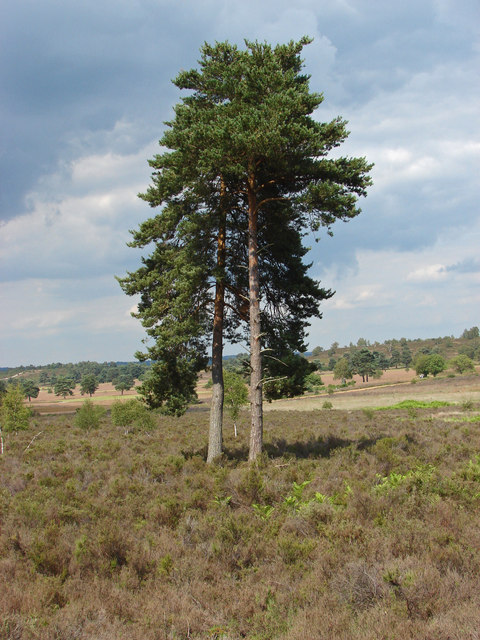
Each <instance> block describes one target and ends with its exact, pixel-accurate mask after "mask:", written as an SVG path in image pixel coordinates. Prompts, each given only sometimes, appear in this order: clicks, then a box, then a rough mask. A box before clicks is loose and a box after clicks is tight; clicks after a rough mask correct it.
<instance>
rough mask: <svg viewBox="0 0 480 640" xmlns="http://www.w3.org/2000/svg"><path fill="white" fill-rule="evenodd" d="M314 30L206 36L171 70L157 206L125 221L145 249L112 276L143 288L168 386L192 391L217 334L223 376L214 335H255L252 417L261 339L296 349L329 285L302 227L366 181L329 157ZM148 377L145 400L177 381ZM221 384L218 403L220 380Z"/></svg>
mask: <svg viewBox="0 0 480 640" xmlns="http://www.w3.org/2000/svg"><path fill="white" fill-rule="evenodd" d="M309 42H310V39H309V38H302V39H301V40H300V41H299V42H293V41H292V42H289V43H288V44H281V45H277V46H275V47H272V46H270V45H269V44H267V43H259V42H249V41H246V42H245V48H244V49H240V48H239V47H237V46H236V45H233V44H230V43H228V42H222V43H216V44H215V45H209V44H205V45H204V46H203V47H202V49H201V58H200V60H199V67H198V69H192V70H189V71H182V72H181V73H179V75H178V76H177V77H176V79H175V80H174V84H175V85H176V86H177V87H178V88H179V89H180V90H182V91H184V92H186V95H184V97H183V98H182V99H181V101H180V102H179V103H178V104H177V105H176V107H175V109H174V116H173V118H172V119H171V120H170V121H169V122H167V123H166V127H167V128H166V131H165V133H164V134H163V137H162V138H161V140H160V145H161V147H162V152H161V153H159V154H158V155H156V156H155V157H154V158H153V159H152V160H150V166H151V167H152V169H153V175H152V183H151V185H150V187H149V188H148V189H147V191H146V192H145V193H143V194H140V197H141V198H143V199H144V200H145V201H146V202H148V203H149V205H150V206H151V207H153V208H158V213H157V214H156V215H155V216H153V217H152V218H150V219H148V220H146V221H145V222H144V223H143V224H141V225H140V227H139V229H138V230H136V231H134V232H132V233H133V240H132V242H131V246H134V247H141V248H147V249H148V250H149V251H151V253H150V255H148V256H147V257H144V258H143V265H142V266H141V267H140V268H139V269H138V270H137V271H136V272H133V273H129V274H127V276H126V277H125V278H122V279H120V284H121V286H122V288H123V289H124V291H125V292H126V293H127V294H129V295H134V294H140V302H139V304H138V312H137V314H136V315H137V317H138V318H139V319H140V320H141V321H142V324H143V326H144V327H145V329H146V332H147V334H148V336H149V338H150V339H151V343H150V344H149V346H148V347H147V351H146V352H145V353H143V354H138V355H137V357H139V356H140V357H142V358H143V359H146V358H148V357H150V358H152V359H153V360H154V361H155V362H157V363H158V366H157V372H159V371H160V370H161V371H162V375H165V370H168V375H170V377H171V379H174V378H175V379H178V378H179V376H174V375H173V372H174V371H175V370H176V369H181V370H182V375H183V376H184V379H185V381H186V382H185V388H183V387H182V384H183V383H182V382H181V381H180V383H179V384H180V387H179V388H178V389H176V391H175V395H176V397H177V399H178V397H179V396H181V397H182V398H183V399H184V401H185V402H187V401H188V399H189V397H190V396H191V393H192V392H193V385H192V380H193V378H194V373H195V372H196V371H198V370H199V369H200V368H201V367H203V366H205V361H206V353H207V346H208V344H209V342H210V341H211V340H212V335H213V351H212V354H213V364H212V369H213V378H214V388H215V381H217V382H218V383H219V384H220V385H223V382H222V374H221V353H222V349H223V340H224V339H228V340H230V341H235V340H240V339H245V338H247V336H248V335H249V336H250V348H251V353H252V358H251V369H252V381H251V398H252V407H253V403H254V400H253V396H254V395H255V394H256V396H255V397H256V400H255V403H256V406H257V409H256V416H257V417H256V418H255V420H256V422H257V424H258V423H259V421H261V350H262V348H265V347H266V348H267V349H269V350H270V351H271V352H274V353H277V354H282V355H285V354H286V353H287V352H291V351H293V350H303V347H304V339H305V335H306V334H305V332H306V328H307V326H308V322H309V318H311V317H314V316H317V317H320V316H321V314H320V310H319V305H320V302H321V301H322V300H324V299H326V298H329V297H331V296H332V295H333V293H332V292H331V291H330V290H327V289H323V288H321V287H320V286H319V284H318V283H317V282H316V281H314V280H313V279H312V278H310V277H309V276H308V273H307V272H308V269H309V267H310V265H309V264H308V263H305V262H304V258H305V255H306V253H307V251H308V250H307V248H306V247H305V246H304V244H303V238H304V235H305V233H306V232H308V231H309V230H313V231H316V230H319V229H320V228H326V230H327V232H328V233H331V226H332V225H333V223H334V222H335V221H336V220H348V219H350V218H353V217H354V216H356V215H358V214H359V212H360V209H359V208H358V206H357V201H358V198H359V197H360V196H365V195H366V189H367V187H368V186H369V185H370V184H371V180H370V177H369V171H370V169H371V165H369V164H368V163H367V161H366V160H365V158H348V157H336V158H333V159H332V158H329V157H328V154H329V153H330V152H331V151H332V150H333V149H334V148H336V147H338V146H339V145H341V143H342V142H344V141H345V139H346V138H347V136H348V131H347V129H346V122H345V121H344V120H343V119H342V118H340V117H338V118H335V119H333V120H332V121H330V122H326V123H322V122H319V121H318V120H316V119H314V118H313V117H312V114H313V113H314V112H315V111H316V110H317V109H318V108H319V107H320V105H321V104H322V101H323V96H322V95H321V94H318V93H313V92H310V90H309V76H308V75H305V74H303V73H302V67H303V62H302V59H301V58H300V54H301V52H302V49H303V47H304V46H305V45H307V44H308V43H309ZM260 326H261V329H260ZM219 358H220V362H219ZM165 368H166V369H165ZM187 370H188V371H189V372H190V374H191V375H187V374H186V371H187ZM152 371H153V373H154V374H155V368H152ZM147 386H148V388H149V391H148V394H149V396H148V397H149V398H150V401H151V402H152V403H154V402H156V401H155V400H153V398H154V397H155V394H156V393H157V392H156V390H155V389H158V398H159V400H158V402H159V403H160V404H162V403H163V402H164V401H166V399H167V397H168V396H169V394H171V393H173V392H174V390H173V389H172V388H170V387H169V385H166V384H165V381H163V382H159V381H158V380H157V382H156V383H155V375H154V376H153V378H151V379H150V381H149V382H148V384H147V383H144V385H143V387H144V389H146V387H147ZM166 387H168V388H166ZM218 398H219V400H218V403H219V404H218V411H220V412H221V407H222V406H223V390H222V391H221V393H220V395H219V396H218ZM253 413H254V412H253V409H252V415H253ZM252 421H253V418H252ZM252 426H253V422H252ZM220 440H221V435H220ZM257 448H258V447H257ZM216 452H217V454H218V445H217V449H216ZM255 455H256V454H255Z"/></svg>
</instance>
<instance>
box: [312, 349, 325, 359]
mask: <svg viewBox="0 0 480 640" xmlns="http://www.w3.org/2000/svg"><path fill="white" fill-rule="evenodd" d="M323 351H324V348H323V347H315V348H314V349H313V351H312V356H315V357H317V356H319V355H321V354H322V353H323Z"/></svg>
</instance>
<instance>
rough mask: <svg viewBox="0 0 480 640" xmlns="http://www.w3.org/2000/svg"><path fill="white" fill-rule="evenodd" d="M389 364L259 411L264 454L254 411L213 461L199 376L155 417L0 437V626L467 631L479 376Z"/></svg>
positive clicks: (114, 632) (340, 635)
mask: <svg viewBox="0 0 480 640" xmlns="http://www.w3.org/2000/svg"><path fill="white" fill-rule="evenodd" d="M391 371H392V373H391V374H389V372H387V373H385V374H384V376H382V378H381V379H380V380H373V381H370V382H369V383H368V386H367V385H365V386H364V388H363V389H357V388H355V390H351V387H350V388H346V389H344V390H342V391H339V392H334V393H333V394H332V392H331V389H330V393H328V392H327V391H325V392H324V393H320V394H312V395H311V396H309V397H306V398H304V399H300V400H298V399H293V400H291V401H289V404H288V405H287V404H285V403H286V401H284V400H281V401H278V402H277V403H275V402H273V403H272V404H269V405H267V407H268V409H269V410H268V411H267V412H266V417H265V451H264V454H263V456H262V459H261V461H260V463H259V464H257V465H251V464H249V463H248V462H247V447H248V427H247V423H248V415H247V412H246V411H245V412H244V413H243V414H241V416H240V418H239V420H238V436H237V437H235V436H234V433H233V428H232V427H231V424H230V423H229V422H228V419H227V423H226V430H225V431H226V432H225V454H224V456H223V458H222V459H221V460H220V461H219V462H218V464H213V465H207V464H206V462H205V455H206V440H207V432H208V401H207V394H208V389H205V386H204V381H202V382H201V383H200V385H199V390H200V391H201V394H200V402H199V404H196V405H193V406H192V407H191V408H190V409H189V410H188V412H187V413H186V414H185V415H184V416H183V417H181V418H172V417H167V416H162V415H155V418H154V424H153V425H152V424H150V425H149V426H148V428H147V427H145V426H141V425H137V426H133V427H131V426H128V425H126V426H115V425H114V424H113V422H112V417H111V416H110V414H109V413H108V412H107V413H106V414H105V415H104V416H103V417H102V418H101V421H100V425H99V427H98V428H95V429H86V430H85V429H84V428H82V424H81V423H80V422H78V421H77V420H76V415H75V413H70V414H65V415H60V414H58V415H34V416H33V417H32V418H31V419H30V426H29V428H28V429H27V430H24V431H18V432H17V433H15V432H10V433H7V434H4V440H5V450H4V453H3V455H2V456H1V457H0V478H1V480H0V510H1V511H0V513H1V516H0V517H1V530H0V582H1V584H2V585H3V586H2V597H1V598H0V621H1V622H0V638H4V639H5V640H6V639H7V638H8V639H22V640H23V639H28V640H30V639H32V640H33V639H35V640H54V639H55V640H67V639H68V640H70V639H72V638H81V639H84V638H85V639H87V638H88V639H93V638H95V639H97V638H102V639H108V640H110V639H112V640H113V639H115V640H123V639H125V640H126V639H127V638H128V639H129V640H131V639H133V640H137V639H138V640H140V639H141V640H150V639H151V640H154V639H159V638H162V639H163V638H166V639H170V638H171V639H174V638H177V639H178V638H185V639H186V638H192V639H194V638H196V639H207V638H210V639H214V638H217V639H220V638H222V639H224V640H227V639H228V640H237V639H240V638H249V639H258V640H260V639H264V640H267V639H270V638H278V639H283V640H287V639H288V640H296V639H300V638H302V639H304V638H312V639H313V640H314V639H316V638H318V639H328V640H330V639H332V640H333V639H335V640H337V639H339V640H342V639H345V640H347V639H349V640H351V639H362V640H366V639H373V638H375V639H377V638H384V639H387V638H389V639H399V640H400V639H402V640H403V639H405V638H410V639H412V640H413V639H415V640H419V639H423V640H434V639H435V640H447V639H451V640H467V639H472V640H473V639H474V638H478V629H479V628H480V595H479V591H478V575H480V546H479V544H478V540H479V539H480V536H479V534H480V509H479V507H480V383H479V379H480V378H479V376H478V375H477V374H476V373H468V374H464V375H458V374H453V373H451V372H446V373H444V374H441V375H440V376H437V378H435V379H432V378H427V379H423V380H420V379H418V378H415V377H414V372H412V371H408V372H406V371H404V370H403V376H404V380H402V379H400V378H401V377H402V375H401V374H400V371H402V370H400V369H398V370H397V373H394V372H395V370H391ZM389 375H390V377H392V378H393V377H395V376H396V379H395V380H393V379H389V377H388V376H389ZM326 376H328V374H327V373H323V372H322V378H323V377H326ZM324 382H325V383H327V387H328V378H326V379H325V380H324ZM356 386H359V384H357V385H355V387H356ZM97 393H98V392H97ZM94 400H95V397H94ZM32 403H33V401H32ZM63 406H64V407H65V406H66V404H64V405H63ZM328 407H330V408H328ZM287 408H288V409H290V408H295V409H297V411H295V412H292V411H287V410H285V409H287ZM83 426H84V427H85V426H86V425H85V424H84V425H83ZM87 426H88V425H87Z"/></svg>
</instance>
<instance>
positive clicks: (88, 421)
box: [74, 400, 106, 431]
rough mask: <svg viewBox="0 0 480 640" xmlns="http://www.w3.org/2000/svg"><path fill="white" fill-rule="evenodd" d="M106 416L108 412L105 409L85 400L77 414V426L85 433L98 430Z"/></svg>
mask: <svg viewBox="0 0 480 640" xmlns="http://www.w3.org/2000/svg"><path fill="white" fill-rule="evenodd" d="M105 414H106V411H105V409H104V408H103V407H99V406H96V405H94V404H93V402H92V401H91V400H85V401H84V403H83V404H82V406H81V407H80V409H77V412H76V414H75V420H74V423H75V426H76V427H79V428H80V429H83V430H84V431H89V430H90V429H98V428H99V426H100V422H101V420H102V418H103V417H104V416H105Z"/></svg>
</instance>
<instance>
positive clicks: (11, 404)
mask: <svg viewBox="0 0 480 640" xmlns="http://www.w3.org/2000/svg"><path fill="white" fill-rule="evenodd" d="M24 399H25V396H24V393H23V390H22V389H21V387H20V386H18V385H16V384H11V385H9V386H8V389H7V393H6V394H5V396H4V397H3V402H2V407H1V410H0V419H1V428H2V429H3V431H5V432H7V431H19V430H21V429H28V422H29V419H30V415H31V413H30V410H29V409H28V408H27V407H25V406H24V404H23V401H24Z"/></svg>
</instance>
